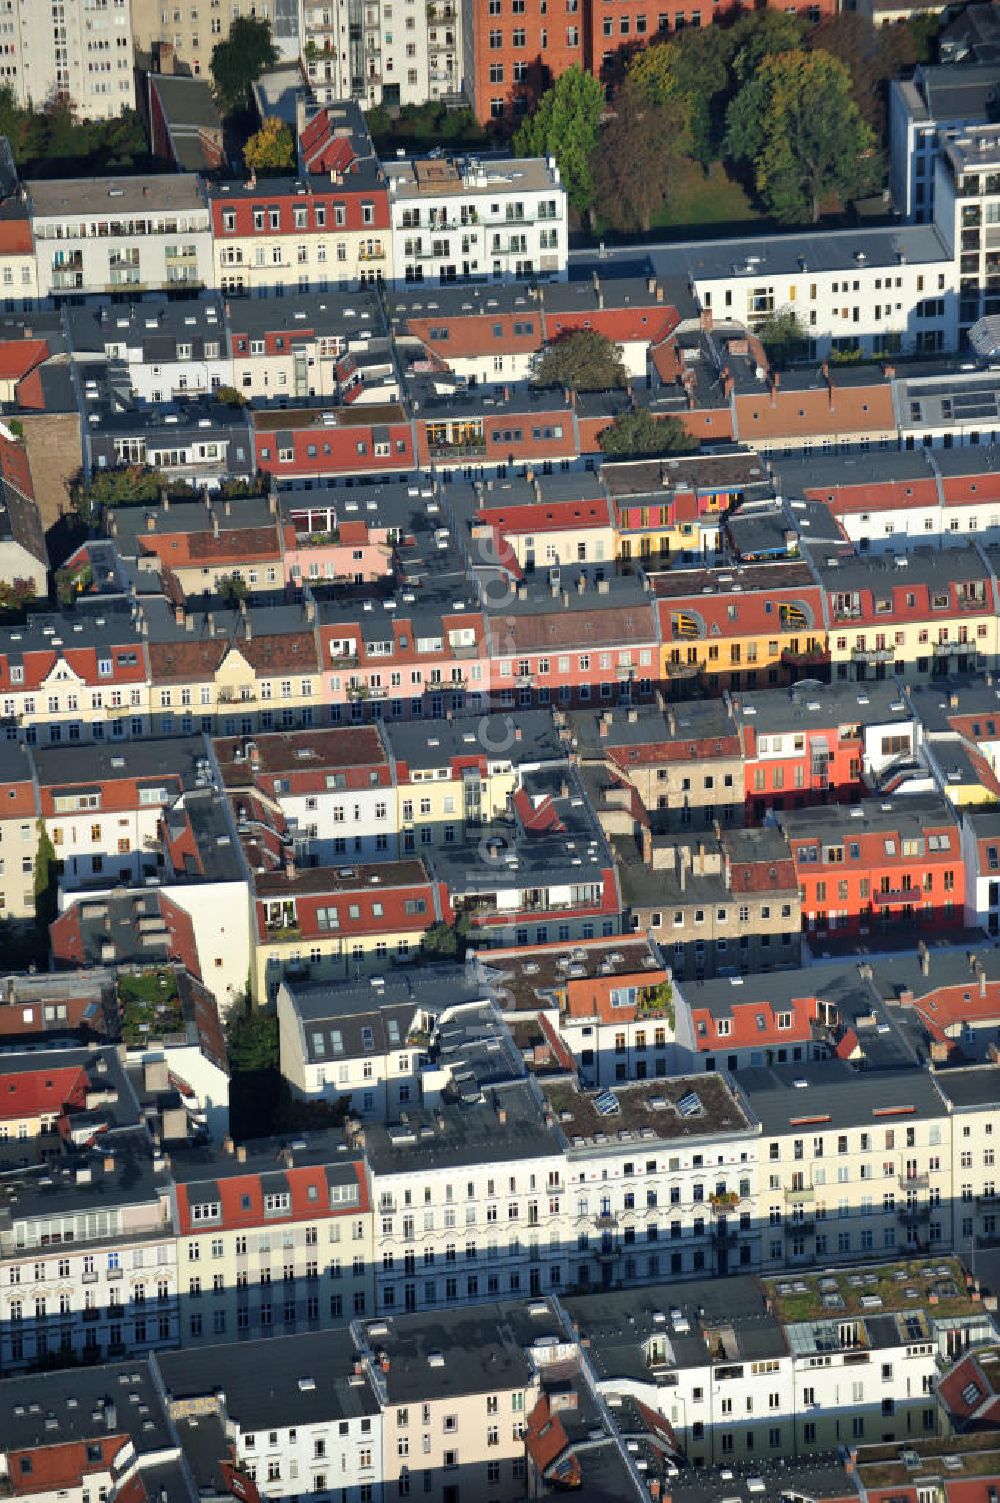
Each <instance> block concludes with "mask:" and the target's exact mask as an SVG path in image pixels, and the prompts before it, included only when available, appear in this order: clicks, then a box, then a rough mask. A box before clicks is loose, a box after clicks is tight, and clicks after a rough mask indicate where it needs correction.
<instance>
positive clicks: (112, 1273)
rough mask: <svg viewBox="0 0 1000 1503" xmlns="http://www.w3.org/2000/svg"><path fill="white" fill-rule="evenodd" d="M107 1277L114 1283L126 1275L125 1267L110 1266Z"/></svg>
mask: <svg viewBox="0 0 1000 1503" xmlns="http://www.w3.org/2000/svg"><path fill="white" fill-rule="evenodd" d="M106 1277H107V1280H108V1283H109V1284H114V1283H116V1282H117V1281H118V1280H119V1279H122V1278H124V1277H125V1270H124V1269H123V1268H109V1269H108V1271H107V1275H106Z"/></svg>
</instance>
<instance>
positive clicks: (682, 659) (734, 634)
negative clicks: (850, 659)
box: [652, 560, 826, 692]
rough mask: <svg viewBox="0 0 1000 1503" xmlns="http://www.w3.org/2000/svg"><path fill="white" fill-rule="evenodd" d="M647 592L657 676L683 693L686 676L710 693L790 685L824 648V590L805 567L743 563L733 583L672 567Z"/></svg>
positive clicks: (729, 577) (722, 572) (721, 572)
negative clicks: (655, 627)
mask: <svg viewBox="0 0 1000 1503" xmlns="http://www.w3.org/2000/svg"><path fill="white" fill-rule="evenodd" d="M736 584H738V585H739V589H738V590H734V589H733V586H734V585H736ZM652 587H653V593H654V596H655V600H656V609H657V613H658V617H659V629H660V641H661V644H662V646H661V649H660V653H661V672H660V677H661V678H663V679H667V680H670V681H671V684H672V685H677V686H679V687H681V688H682V689H683V688H684V687H685V681H687V680H691V679H699V680H700V681H702V682H704V683H705V684H706V685H709V686H711V687H713V688H714V689H715V690H716V692H718V691H719V690H720V689H722V688H726V689H756V688H764V687H766V686H768V685H774V684H782V683H790V682H792V680H793V679H794V677H796V676H797V672H798V668H799V665H801V664H803V663H805V664H813V665H815V663H816V661H817V659H818V658H819V656H820V655H821V654H822V652H823V649H824V647H825V637H826V622H825V616H824V606H823V597H822V592H821V591H820V590H819V589H818V588H817V585H816V580H815V576H814V575H813V572H812V569H811V568H810V566H809V565H808V564H807V563H805V562H801V561H798V560H791V561H789V562H781V563H755V564H745V565H742V566H741V568H740V573H739V579H737V578H736V576H735V575H734V573H733V572H732V571H730V570H727V569H722V568H720V569H670V570H667V571H664V572H662V573H657V574H655V575H653V576H652ZM686 687H687V688H690V683H689V682H688V683H687V685H686Z"/></svg>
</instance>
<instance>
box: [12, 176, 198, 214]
mask: <svg viewBox="0 0 1000 1503" xmlns="http://www.w3.org/2000/svg"><path fill="white" fill-rule="evenodd" d="M25 187H26V188H27V190H28V193H29V195H30V199H31V208H32V214H33V215H34V216H35V217H36V218H41V219H46V218H50V217H52V216H61V215H64V214H80V215H82V216H83V217H84V218H85V219H93V218H95V217H96V216H97V215H107V216H108V217H109V218H114V216H115V215H117V214H135V213H138V212H141V213H143V214H160V213H163V212H164V211H169V210H171V209H204V210H205V212H206V214H207V212H208V210H207V205H206V203H205V196H204V193H203V191H202V187H201V180H200V179H199V178H198V177H196V176H195V175H194V174H193V173H186V172H174V173H168V172H165V173H157V174H156V175H155V176H152V177H150V176H149V175H145V176H142V177H111V178H107V177H82V178H35V179H33V180H32V181H31V182H29V183H26V184H25Z"/></svg>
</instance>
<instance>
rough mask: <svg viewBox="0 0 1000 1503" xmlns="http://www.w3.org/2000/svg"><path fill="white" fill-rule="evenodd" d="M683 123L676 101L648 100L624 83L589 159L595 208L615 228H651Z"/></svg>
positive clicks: (677, 157)
mask: <svg viewBox="0 0 1000 1503" xmlns="http://www.w3.org/2000/svg"><path fill="white" fill-rule="evenodd" d="M685 125H686V114H685V107H684V104H683V102H682V101H681V99H680V98H678V97H676V96H668V97H666V98H664V99H662V100H654V99H651V98H650V96H649V94H648V93H646V92H645V91H644V90H643V89H641V88H640V87H638V86H636V85H635V84H629V83H627V84H626V85H625V87H624V88H623V89H622V91H621V93H620V94H619V96H618V100H617V103H616V108H615V114H614V118H613V119H612V120H610V121H609V122H608V123H607V125H605V127H604V129H603V130H602V132H601V139H600V142H599V144H598V146H597V150H596V151H595V152H594V156H593V159H592V161H591V172H592V176H593V182H594V196H595V207H596V210H597V213H598V214H599V215H600V217H601V219H602V220H604V222H605V223H607V224H610V225H611V226H613V228H614V229H616V230H625V231H629V230H644V231H647V230H649V229H650V228H651V226H652V222H653V216H654V215H655V214H656V212H657V210H658V209H660V208H662V207H663V205H664V204H665V203H666V201H667V196H668V194H669V192H670V182H671V178H672V177H673V175H674V172H675V171H676V169H677V165H678V162H679V160H680V157H681V155H682V143H683V139H684V130H685Z"/></svg>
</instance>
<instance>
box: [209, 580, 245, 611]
mask: <svg viewBox="0 0 1000 1503" xmlns="http://www.w3.org/2000/svg"><path fill="white" fill-rule="evenodd" d="M216 588H217V589H218V591H219V595H220V597H221V599H222V601H223V602H224V603H225V604H226V605H231V606H232V607H233V608H234V609H235V607H236V606H238V605H239V603H240V601H241V600H245V599H246V598H247V595H248V594H249V591H248V589H247V586H246V581H245V580H244V579H243V578H242V577H241V576H240V575H239V574H224V575H223V576H222V578H221V579H220V580H219V583H218V585H217V587H216Z"/></svg>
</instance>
